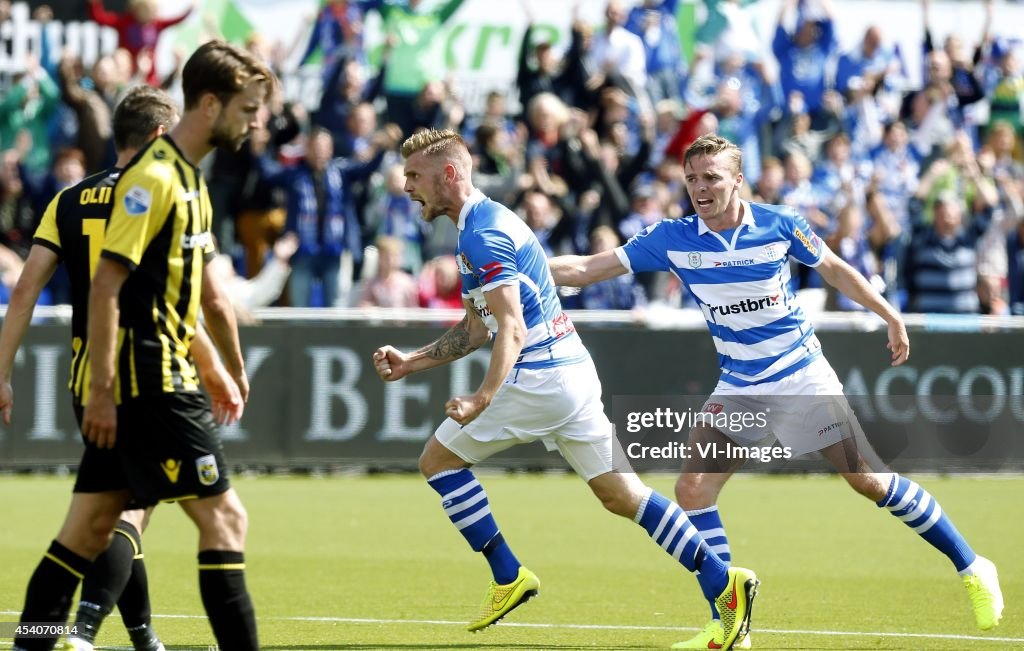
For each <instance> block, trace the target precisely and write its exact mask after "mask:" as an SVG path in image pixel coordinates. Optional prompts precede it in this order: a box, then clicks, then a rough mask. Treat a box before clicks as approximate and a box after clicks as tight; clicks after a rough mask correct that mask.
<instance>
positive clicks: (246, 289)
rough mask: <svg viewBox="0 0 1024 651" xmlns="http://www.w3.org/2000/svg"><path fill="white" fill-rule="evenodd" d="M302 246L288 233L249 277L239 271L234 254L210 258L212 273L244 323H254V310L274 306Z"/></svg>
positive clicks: (292, 234)
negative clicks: (232, 256) (236, 270)
mask: <svg viewBox="0 0 1024 651" xmlns="http://www.w3.org/2000/svg"><path fill="white" fill-rule="evenodd" d="M298 247H299V240H298V238H297V237H296V236H295V234H294V233H288V234H287V235H284V236H283V237H281V238H280V239H278V240H277V242H275V243H274V246H273V248H272V252H273V255H271V256H270V258H269V259H268V260H267V261H266V264H264V265H263V268H262V269H260V271H259V273H258V274H256V275H255V276H254V277H253V278H251V279H246V278H243V277H241V276H239V275H238V274H237V273H235V265H234V263H233V262H232V261H231V256H229V255H226V254H223V253H221V254H218V255H217V256H216V257H215V258H214V259H213V260H212V261H210V263H209V265H210V267H211V268H210V272H211V273H213V274H215V275H216V276H217V278H218V280H219V281H220V282H221V287H223V288H224V291H225V293H226V294H227V295H228V297H230V299H231V306H232V307H233V308H234V309H235V315H236V317H237V318H238V321H239V322H240V323H253V321H254V319H253V317H252V314H251V312H252V310H255V309H257V308H261V307H267V306H269V305H272V304H273V303H274V302H275V301H276V300H277V299H278V298H280V297H281V293H282V292H283V291H284V286H285V284H286V283H287V282H288V274H290V273H291V266H290V265H289V262H288V261H289V260H290V259H291V257H292V255H294V254H295V250H296V249H297V248H298Z"/></svg>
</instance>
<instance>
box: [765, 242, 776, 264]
mask: <svg viewBox="0 0 1024 651" xmlns="http://www.w3.org/2000/svg"><path fill="white" fill-rule="evenodd" d="M764 257H766V258H768V259H769V260H772V261H774V260H778V259H779V246H778V245H777V244H775V243H774V242H773V243H771V244H767V245H765V247H764Z"/></svg>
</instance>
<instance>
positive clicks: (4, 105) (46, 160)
mask: <svg viewBox="0 0 1024 651" xmlns="http://www.w3.org/2000/svg"><path fill="white" fill-rule="evenodd" d="M59 105H60V90H59V89H58V88H57V84H56V83H55V82H54V81H53V79H51V78H50V75H48V74H47V73H46V70H45V69H43V67H42V66H40V65H39V60H38V59H37V58H36V57H35V55H32V54H30V55H28V56H27V57H26V60H25V72H24V73H23V74H21V75H18V76H17V77H16V78H15V82H14V86H13V87H12V88H11V89H10V90H8V91H7V92H5V93H3V97H2V98H0V151H5V150H8V149H12V148H14V147H16V146H17V145H18V143H17V142H16V141H17V139H18V137H19V136H20V134H21V133H22V132H24V133H25V134H26V135H27V138H28V140H27V141H26V142H24V143H23V145H24V146H23V147H22V149H23V151H22V154H21V164H22V165H24V166H25V169H26V170H27V171H28V173H29V174H30V175H31V176H32V177H34V178H42V177H43V176H45V175H46V173H47V172H48V171H49V169H50V140H49V121H50V118H51V117H53V115H54V114H55V113H56V111H57V108H58V106H59Z"/></svg>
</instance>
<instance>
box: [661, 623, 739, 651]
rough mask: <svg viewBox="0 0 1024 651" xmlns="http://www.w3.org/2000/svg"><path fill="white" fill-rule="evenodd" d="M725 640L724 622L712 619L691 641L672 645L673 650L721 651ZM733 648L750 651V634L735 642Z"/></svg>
mask: <svg viewBox="0 0 1024 651" xmlns="http://www.w3.org/2000/svg"><path fill="white" fill-rule="evenodd" d="M724 639H725V631H723V630H722V621H721V620H718V619H712V620H711V621H710V622H708V624H707V626H705V627H704V630H703V631H701V632H700V633H697V634H696V635H694V636H693V637H691V638H690V639H689V640H684V641H682V642H676V643H675V644H673V645H672V648H673V649H721V648H723V647H724V644H723V640H724ZM732 648H734V649H749V648H750V633H747V634H746V635H744V636H743V637H742V638H739V639H737V640H736V641H735V642H733V645H732Z"/></svg>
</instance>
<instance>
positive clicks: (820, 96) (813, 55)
mask: <svg viewBox="0 0 1024 651" xmlns="http://www.w3.org/2000/svg"><path fill="white" fill-rule="evenodd" d="M821 5H822V7H823V9H824V11H825V15H824V16H822V17H821V18H820V19H819V20H812V19H811V17H810V16H807V15H806V13H805V9H806V7H805V3H804V2H799V1H798V0H784V2H783V4H782V10H781V11H780V12H779V20H778V25H777V26H776V28H775V39H774V40H773V41H772V51H773V52H774V53H775V58H776V59H778V61H779V71H780V82H781V83H782V93H783V96H784V97H789V96H790V94H791V93H793V92H794V91H796V92H799V93H800V94H801V96H802V97H803V98H804V101H805V102H806V103H807V112H808V113H809V114H810V115H811V116H812V118H813V119H815V120H816V118H817V114H818V112H819V111H820V110H821V108H822V103H823V101H824V96H825V88H826V84H825V82H826V74H827V68H828V62H829V59H831V58H832V56H833V54H834V53H835V51H836V47H837V42H836V37H835V32H834V25H833V22H832V16H833V11H832V3H831V1H830V0H822V2H821ZM794 11H795V14H796V16H795V19H796V30H795V32H793V33H790V32H788V31H787V30H786V27H785V26H784V25H783V23H784V22H785V20H786V17H787V15H789V14H790V13H793V12H794Z"/></svg>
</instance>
